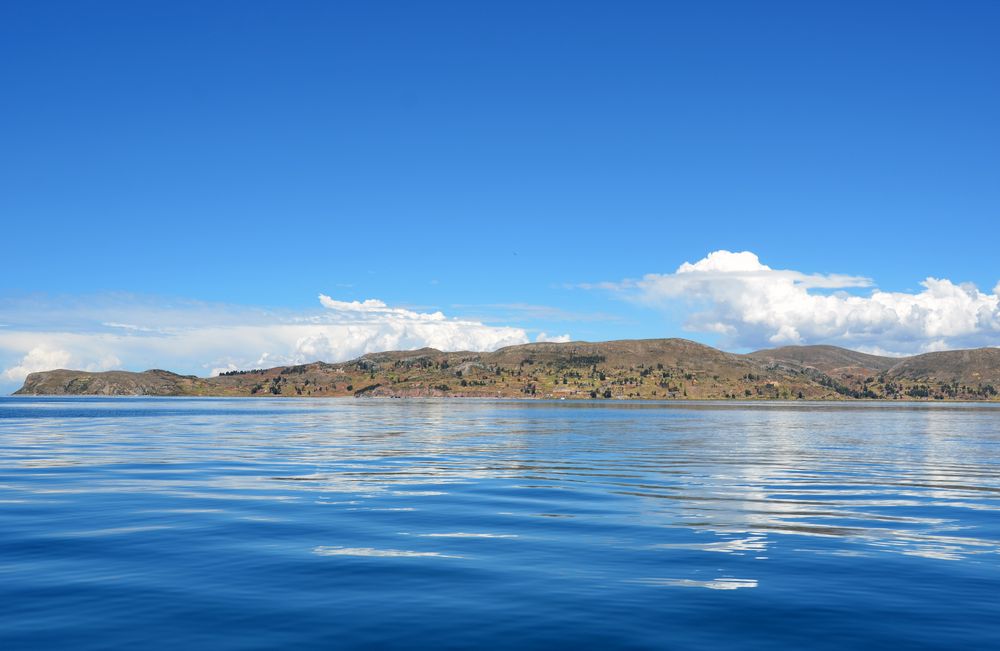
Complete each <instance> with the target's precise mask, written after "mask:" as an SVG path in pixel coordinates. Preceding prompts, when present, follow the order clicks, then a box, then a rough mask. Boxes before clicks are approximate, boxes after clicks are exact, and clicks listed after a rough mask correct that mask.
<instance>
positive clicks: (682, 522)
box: [0, 398, 1000, 651]
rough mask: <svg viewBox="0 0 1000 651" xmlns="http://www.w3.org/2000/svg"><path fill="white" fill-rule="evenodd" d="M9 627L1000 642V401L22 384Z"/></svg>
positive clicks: (10, 468)
mask: <svg viewBox="0 0 1000 651" xmlns="http://www.w3.org/2000/svg"><path fill="white" fill-rule="evenodd" d="M0 604H2V608H0V648H3V649H5V650H14V649H44V648H58V649H66V648H72V649H123V648H137V649H185V650H187V651H190V650H193V649H281V648H296V649H352V648H358V649H361V648H364V649H372V648H407V649H419V648H433V649H448V648H455V649H469V648H496V649H587V648H595V649H803V648H811V649H838V650H840V649H886V648H892V649H958V648H968V649H985V648H1000V405H997V404H993V405H972V404H940V403H937V404H926V403H925V404H900V403H826V404H824V403H754V404H748V403H670V404H652V403H629V402H619V401H595V402H582V403H581V402H542V401H538V402H535V401H474V400H456V399H452V400H363V399H362V400H355V399H330V400H320V399H316V400H295V399H274V400H267V399H182V398H161V399H157V398H0Z"/></svg>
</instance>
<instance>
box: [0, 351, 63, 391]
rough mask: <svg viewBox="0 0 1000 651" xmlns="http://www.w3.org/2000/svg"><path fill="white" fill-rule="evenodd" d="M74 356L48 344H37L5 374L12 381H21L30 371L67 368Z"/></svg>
mask: <svg viewBox="0 0 1000 651" xmlns="http://www.w3.org/2000/svg"><path fill="white" fill-rule="evenodd" d="M71 359H73V356H72V355H71V354H70V353H69V352H67V351H65V350H60V349H58V348H49V347H47V346H44V345H43V346H35V347H34V348H32V349H31V350H29V351H28V352H27V354H26V355H25V356H24V357H22V358H21V361H20V362H19V363H18V364H17V365H16V366H12V367H10V368H8V369H6V370H5V371H4V372H3V376H4V377H5V378H6V379H8V380H11V381H15V382H20V381H21V380H24V378H25V377H27V375H28V373H34V372H35V371H45V370H51V369H57V368H66V366H67V365H68V364H69V362H70V360H71Z"/></svg>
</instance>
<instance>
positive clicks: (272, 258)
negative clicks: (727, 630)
mask: <svg viewBox="0 0 1000 651" xmlns="http://www.w3.org/2000/svg"><path fill="white" fill-rule="evenodd" d="M998 30H1000V4H998V3H996V2H986V1H984V2H971V1H970V2H966V1H963V2H953V3H945V2H936V3H932V2H843V3H802V2H755V3H746V2H699V3H668V2H648V3H646V2H625V3H622V2H573V3H566V2H550V3H547V2H524V3H520V2H497V3H465V2H454V3H437V2H420V3H414V2H398V3H392V2H357V3H347V2H344V3H329V2H313V3H310V2H300V3H283V2H245V1H243V2H212V3H204V2H177V1H172V2H143V3H134V2H67V3H59V2H31V3H5V4H4V5H3V6H2V8H0V61H2V62H3V63H2V64H0V84H2V87H3V89H4V93H3V98H4V99H3V102H0V142H2V143H3V144H2V147H0V178H2V179H3V190H2V192H0V218H2V233H3V249H2V250H3V263H2V264H3V267H4V271H5V273H3V274H2V275H0V326H3V327H0V333H3V332H5V333H6V334H0V371H2V369H8V370H9V369H10V368H14V367H18V368H21V369H22V370H23V369H25V368H28V366H30V364H29V365H27V366H26V365H25V363H24V360H25V358H26V357H27V356H28V354H29V353H30V352H31V351H32V350H35V349H37V348H39V347H41V349H42V353H39V355H36V358H37V359H36V361H37V363H38V364H41V363H43V362H46V361H65V362H66V363H73V364H76V365H80V366H91V367H93V368H102V367H104V366H107V365H109V364H112V365H114V362H115V360H117V362H118V363H117V365H121V366H124V367H129V368H132V367H139V366H141V365H142V364H145V363H150V364H153V363H156V364H155V365H159V366H168V367H172V368H174V367H177V368H179V369H180V370H188V371H191V372H208V370H210V369H211V368H215V366H214V365H215V364H216V363H220V364H221V366H219V367H220V368H221V367H227V366H228V365H230V364H235V365H237V366H239V365H243V364H246V363H250V362H251V361H254V362H255V361H258V359H259V355H260V354H262V353H264V352H269V353H271V355H272V357H271V359H279V358H280V359H290V357H289V356H290V355H292V353H291V352H289V351H278V350H276V351H263V350H256V349H253V350H250V349H248V350H247V351H245V354H242V356H241V354H239V353H237V352H233V354H231V355H228V353H227V355H228V357H226V359H227V360H229V361H226V360H222V361H223V362H225V363H221V362H220V361H219V360H211V359H204V358H203V357H197V356H196V355H195V354H194V353H191V355H187V354H183V355H182V354H180V353H178V356H177V357H173V358H172V357H171V356H170V355H168V354H167V353H165V352H163V350H166V349H163V350H160V349H157V350H159V352H154V351H153V350H152V349H150V351H148V352H147V353H145V354H139V353H136V352H135V350H138V349H139V348H141V347H137V346H135V345H133V344H134V343H135V342H134V341H130V342H127V343H129V345H130V347H129V348H128V351H132V352H128V351H125V353H123V352H122V351H121V350H119V349H116V348H115V346H114V345H112V344H111V343H108V342H107V341H105V343H104V344H103V346H104V347H103V348H101V347H100V346H97V347H96V348H93V350H90V349H89V348H87V349H86V350H85V348H86V347H83V348H80V347H79V346H77V344H74V343H73V342H74V341H76V340H75V339H73V337H71V336H70V335H73V336H75V337H84V336H87V335H102V334H105V335H106V334H107V333H109V332H118V331H120V330H122V329H121V328H118V329H117V330H116V329H115V327H113V326H107V325H105V324H106V323H119V321H118V319H119V318H120V319H123V320H122V321H121V322H120V325H121V324H124V325H130V326H135V327H136V328H144V329H145V330H131V331H128V332H131V333H132V334H133V335H134V334H135V333H137V332H144V331H152V330H156V329H157V328H160V329H170V328H173V330H171V331H170V332H171V333H173V334H172V336H173V335H176V333H177V330H179V329H183V328H185V327H186V325H185V324H195V325H199V327H200V326H205V327H212V328H217V327H222V326H223V325H224V324H227V323H231V322H232V321H233V320H234V319H236V320H239V319H245V318H248V317H246V315H247V314H249V313H251V312H252V313H253V314H254V315H256V316H254V317H253V319H250V321H251V322H253V323H254V324H259V325H260V326H261V327H265V326H267V324H272V325H273V324H275V323H289V322H298V321H297V320H301V319H314V320H315V319H320V320H323V319H330V318H334V317H333V316H332V315H331V312H338V310H339V311H340V312H338V316H336V317H335V320H338V322H340V321H342V320H343V319H344V318H346V317H344V316H343V314H341V313H342V312H344V311H345V310H346V312H347V313H348V314H350V315H353V316H350V319H358V318H361V317H359V316H358V315H359V314H362V313H363V314H364V315H365V316H364V317H363V318H361V320H362V321H364V322H365V323H369V322H370V321H371V320H372V319H375V320H378V319H381V318H382V316H385V315H386V314H388V313H385V312H378V310H373V309H362V308H347V307H344V306H343V305H342V304H341V303H348V304H349V303H350V302H352V301H364V300H366V299H376V300H378V301H382V302H384V303H385V304H386V306H387V308H391V309H399V310H404V311H407V312H408V313H412V314H417V315H428V314H433V313H435V312H437V311H441V312H442V313H443V314H444V315H445V318H446V319H448V320H454V319H457V320H458V321H461V322H463V323H473V324H486V325H488V326H495V327H498V328H515V329H518V328H519V329H521V330H523V332H524V336H525V337H527V338H529V339H535V338H536V337H537V336H538V333H539V332H540V331H544V332H545V333H546V334H547V336H549V337H552V336H556V335H563V334H569V335H570V336H571V338H573V339H590V340H598V339H609V338H619V337H660V336H685V337H689V338H693V339H697V340H700V341H705V342H708V343H713V344H718V345H724V346H726V347H728V348H730V349H734V350H746V349H750V348H754V347H757V346H759V345H767V344H768V343H775V344H777V343H819V342H829V343H840V344H843V345H852V346H854V347H866V348H867V349H871V350H875V349H881V350H884V351H886V352H893V353H904V352H919V351H920V350H929V349H936V348H942V347H956V346H964V345H998V344H1000V335H998V333H1000V326H996V323H994V320H996V321H997V322H998V323H1000V316H998V314H1000V313H998V312H996V310H997V308H996V305H995V303H996V301H993V300H992V299H995V298H996V291H995V290H994V287H995V286H996V284H997V281H998V280H1000V265H998V264H997V262H996V260H997V259H998V255H997V242H998V241H1000V237H998V230H1000V228H998V226H997V224H998V223H1000V222H998V217H1000V183H998V179H1000V121H998V120H997V117H996V116H998V115H1000V67H998V66H997V65H996V62H997V61H1000V40H998V39H997V38H996V34H997V32H998ZM715 251H731V252H734V253H737V252H743V251H747V252H752V253H753V254H755V255H756V256H757V258H756V259H757V260H758V262H759V263H760V264H761V265H766V266H768V267H770V268H771V269H773V270H783V271H789V272H794V273H798V274H802V275H804V276H809V277H814V276H817V275H822V276H823V277H824V278H827V280H826V281H823V282H815V281H805V284H803V282H804V281H802V280H801V278H799V279H798V280H796V279H795V278H793V277H791V276H788V275H785V276H782V277H781V282H785V283H792V289H791V290H789V291H792V294H794V296H793V295H792V294H789V295H787V296H785V298H781V297H775V296H770V295H768V294H767V292H768V291H770V290H767V291H765V292H764V294H762V296H763V298H762V299H761V300H762V301H763V305H764V308H763V309H764V310H765V311H768V310H770V312H769V316H767V317H766V318H763V319H761V318H760V317H759V315H758V316H754V314H752V312H753V311H754V309H755V308H754V307H753V306H748V305H745V304H744V305H734V304H733V300H731V294H732V292H728V293H727V290H726V289H725V288H726V287H730V288H732V287H733V286H734V285H732V283H733V282H735V283H736V285H735V287H737V288H742V289H739V290H738V293H740V292H742V293H747V289H746V286H745V283H751V284H752V283H765V284H766V285H767V287H772V281H773V278H771V279H769V277H767V275H766V274H764V276H760V277H758V276H754V277H753V278H748V277H747V276H746V274H747V273H750V274H756V273H757V271H759V270H755V268H754V267H753V264H754V263H752V262H748V261H749V259H748V258H732V259H731V260H729V261H728V262H727V261H726V260H723V259H722V258H716V262H717V263H720V262H721V263H724V264H721V266H720V264H715V265H714V266H712V265H709V266H712V269H711V270H709V269H707V267H706V268H705V269H702V270H701V271H704V272H705V273H708V272H709V271H711V273H730V274H733V273H735V274H737V276H731V275H730V276H725V277H723V278H722V279H721V281H720V282H721V283H722V284H721V285H720V284H718V283H715V284H711V283H710V285H711V286H709V285H705V284H704V283H701V284H697V286H696V287H695V286H693V285H691V284H690V283H686V284H684V287H685V288H686V289H684V290H683V291H682V290H679V289H677V287H676V286H674V285H676V283H674V285H671V287H672V289H669V290H668V291H665V292H664V291H660V289H662V288H660V289H657V288H659V287H660V286H659V285H656V282H657V281H655V279H654V281H649V282H646V284H645V285H644V284H643V283H642V281H641V280H640V279H642V278H643V277H645V276H647V275H649V274H657V275H661V276H669V275H671V274H674V272H676V271H677V270H678V268H679V267H680V266H681V265H682V264H683V263H685V262H688V263H692V264H696V263H698V261H699V260H705V259H707V258H706V256H708V255H709V254H710V253H712V252H715ZM729 262H733V263H734V264H729ZM739 274H743V275H742V276H740V275H739ZM829 274H840V275H846V276H851V277H859V278H861V279H867V280H866V281H864V282H862V281H861V280H858V281H857V282H853V283H847V284H844V283H838V282H832V281H830V280H829V277H828V276H829ZM928 277H930V278H934V279H947V280H948V281H949V283H950V284H951V285H952V286H953V287H962V289H961V292H964V295H965V296H967V297H968V299H969V300H967V301H966V300H965V299H963V298H962V297H961V296H953V297H952V298H951V299H948V298H947V296H945V299H947V300H945V302H943V303H940V304H939V303H935V302H934V301H935V300H937V299H936V298H935V297H934V296H930V294H933V292H932V291H931V290H930V289H928V288H927V287H926V286H923V285H921V282H925V279H927V278H928ZM709 280H710V279H709ZM665 282H666V283H668V284H669V283H672V282H673V281H671V280H670V279H669V278H668V279H667V280H666V281H665ZM706 282H708V281H706ZM712 282H713V283H714V281H712ZM651 283H652V284H651ZM726 283H729V284H728V285H727V284H726ZM740 283H744V285H741V284H740ZM961 283H973V284H974V285H975V286H976V288H977V292H978V295H976V294H971V293H970V291H971V290H970V288H969V286H968V285H965V286H962V285H961ZM779 284H780V283H779ZM654 285H655V287H654ZM754 286H756V285H754ZM692 288H693V289H692ZM786 289H787V288H786ZM938 289H939V290H940V287H939V288H938ZM945 289H946V290H947V291H945V292H944V294H942V296H944V295H945V294H948V291H951V290H949V289H948V288H945ZM935 291H936V290H935ZM803 292H804V293H806V294H808V296H809V297H810V299H809V300H812V299H813V298H816V297H820V296H833V295H840V296H841V299H839V302H836V301H835V302H836V304H835V305H834V304H831V305H829V306H828V307H829V309H830V310H832V312H831V314H833V313H836V315H834V316H831V317H830V319H832V321H831V322H830V323H832V322H836V323H833V325H832V326H830V323H827V322H824V323H822V324H816V323H805V322H804V321H803V318H804V317H803V316H802V314H801V312H802V311H803V310H804V309H805V310H813V309H814V308H815V306H813V305H811V303H810V304H809V306H807V307H803V304H802V301H801V300H799V302H798V303H796V304H795V306H793V307H789V305H791V304H790V303H789V301H793V302H794V301H795V300H798V299H801V298H802V296H801V294H802V293H803ZM878 292H881V293H883V294H886V295H887V296H888V295H890V294H891V295H892V296H894V298H891V299H886V300H885V301H882V300H879V301H876V303H877V307H878V308H879V309H880V310H883V309H890V310H896V317H895V318H896V320H895V321H892V319H891V318H888V320H887V318H883V317H872V316H871V315H870V312H871V309H870V308H871V306H872V303H870V302H869V303H860V304H852V303H850V302H849V301H847V296H854V297H858V298H860V299H870V298H871V297H872V296H873V295H874V294H875V293H878ZM749 293H750V294H752V295H754V296H756V294H754V293H753V291H752V290H751V291H749ZM779 293H780V292H779ZM940 293H941V292H940V291H939V292H938V294H940ZM319 294H324V295H326V296H328V297H330V300H332V301H334V303H333V304H334V305H336V306H338V307H335V308H330V307H329V306H328V305H326V306H324V305H321V304H320V303H319V302H318V298H317V297H318V295H319ZM924 295H927V296H925V297H924V298H919V297H920V296H924ZM907 296H910V297H917V298H910V299H908V298H906V297H907ZM935 296H937V295H936V294H935ZM796 297H798V298H796ZM991 297H992V299H991ZM952 299H954V300H952ZM831 300H833V299H831ZM942 300H944V299H942ZM782 301H784V302H782ZM949 301H950V302H949ZM956 301H957V302H956ZM963 301H964V302H963ZM991 301H992V302H991ZM887 305H888V307H886V306H887ZM130 306H131V307H132V308H133V309H132V311H131V312H130V310H129V307H130ZM137 306H138V307H137ZM914 306H917V308H918V311H919V310H925V311H927V314H929V315H930V316H927V314H925V315H924V317H922V318H923V321H921V320H920V319H919V318H918V316H919V315H918V316H913V315H912V314H910V312H912V311H913V309H914ZM758 307H759V306H758ZM786 308H787V309H786ZM824 309H825V308H824ZM852 310H853V311H852ZM956 310H958V311H959V312H961V311H962V310H965V312H963V314H964V316H965V317H966V318H965V319H964V321H963V323H964V325H955V324H951V325H947V324H945V325H941V324H940V323H937V322H935V323H936V325H935V323H931V322H930V321H928V319H930V320H931V321H933V319H934V318H937V319H938V321H940V320H942V319H944V320H948V319H950V318H951V316H953V313H954V312H955V311H956ZM904 312H905V314H904ZM790 313H791V314H793V316H789V314H790ZM379 314H381V315H382V316H377V315H379ZM399 314H402V313H396V315H397V316H399ZM108 315H117V316H116V317H115V318H114V319H112V318H110V317H109V316H108ZM234 315H242V316H239V317H238V318H237V317H236V316H234ZM373 315H376V316H373ZM796 315H797V316H796ZM837 315H839V316H837ZM865 315H868V316H865ZM935 315H937V316H935ZM949 315H951V316H949ZM883 316H884V315H883ZM140 317H141V318H140ZM406 318H409V319H410V321H411V322H412V321H414V320H416V321H420V320H421V319H422V317H419V318H418V317H406ZM142 319H146V321H142ZM830 319H828V320H827V321H830ZM838 319H839V321H838ZM859 319H860V322H859ZM866 319H867V320H866ZM424 320H426V319H424ZM959 320H960V321H961V320H962V319H959ZM139 321H142V322H141V323H140V322H139ZM889 321H892V323H894V324H895V325H892V326H891V327H889V326H886V325H885V324H886V323H888V322H889ZM352 322H353V321H352ZM380 322H381V321H380ZM165 324H166V325H165ZM838 324H839V325H838ZM845 324H851V325H845ZM970 324H971V325H970ZM827 326H830V327H827ZM994 326H996V327H994ZM470 327H471V326H470ZM477 327H478V326H477ZM782 327H784V328H785V329H784V330H783V332H785V334H784V335H779V331H782ZM109 328H110V330H109ZM789 328H791V330H789ZM887 328H888V329H887ZM793 331H794V332H793ZM338 332H339V331H338ZM12 333H16V334H17V336H14V334H12ZM31 333H34V334H31ZM859 333H861V334H859ZM328 334H330V333H328ZM410 334H412V333H410ZM331 336H333V334H331ZM337 336H339V335H337ZM407 336H409V335H407ZM413 336H414V337H415V338H414V339H412V340H411V339H407V338H406V337H404V338H403V339H401V340H400V341H402V342H403V343H406V342H411V343H413V344H414V345H416V343H419V342H420V341H422V340H421V339H420V337H419V336H417V335H413ZM4 337H6V339H5V338H4ZM907 337H909V339H907ZM882 339H886V340H890V341H891V342H892V346H885V345H880V344H879V341H881V340H882ZM296 341H297V339H296ZM446 341H447V340H446ZM459 341H466V340H462V339H459ZM468 341H471V342H473V343H475V342H480V341H481V342H483V343H484V345H490V344H491V343H496V342H502V341H507V338H505V336H504V335H503V334H502V333H500V334H498V335H497V336H496V337H494V338H492V339H490V338H487V339H484V340H480V339H472V340H468ZM276 345H278V344H276ZM74 346H77V347H76V348H74ZM279 347H280V345H279ZM153 348H155V347H153ZM362 348H363V347H362ZM356 349H357V347H355V348H350V350H349V352H354V351H355V350H356ZM310 350H312V349H310ZM315 350H316V351H317V352H326V353H327V354H331V355H335V354H346V352H345V351H347V349H339V348H337V347H336V346H333V347H332V348H331V347H327V348H322V347H321V348H319V349H315ZM45 351H48V353H52V352H53V351H55V352H56V353H58V352H60V351H61V352H62V353H66V354H65V355H59V354H54V356H53V355H49V354H48V353H46V352H45ZM88 351H89V352H88ZM338 351H339V352H338ZM300 352H301V351H300ZM105 353H106V354H105ZM126 353H127V354H126ZM199 354H201V355H203V356H204V354H205V353H199ZM46 355H48V356H46ZM95 356H96V357H95ZM102 356H103V359H105V360H106V361H105V362H100V361H99V359H98V358H102ZM282 356H284V357H282ZM251 358H254V359H253V360H251ZM95 360H96V361H95ZM35 366H37V364H35ZM16 375H17V374H16V373H14V374H8V380H9V381H10V382H14V383H16V382H17V379H16V377H15V376H16Z"/></svg>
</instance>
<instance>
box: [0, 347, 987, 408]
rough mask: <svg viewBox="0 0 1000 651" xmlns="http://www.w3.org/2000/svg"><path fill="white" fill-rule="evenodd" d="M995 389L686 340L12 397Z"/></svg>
mask: <svg viewBox="0 0 1000 651" xmlns="http://www.w3.org/2000/svg"><path fill="white" fill-rule="evenodd" d="M998 390H1000V348H979V349H974V350H955V351H946V352H937V353H926V354H923V355H916V356H913V357H899V358H898V357H883V356H879V355H869V354H867V353H860V352H857V351H853V350H848V349H845V348H838V347H836V346H785V347H781V348H774V349H769V350H759V351H756V352H753V353H750V354H747V355H739V354H735V353H727V352H724V351H721V350H718V349H716V348H712V347H711V346H706V345H704V344H699V343H697V342H694V341H689V340H687V339H626V340H620V341H605V342H596V343H592V342H582V341H580V342H568V343H534V344H523V345H519V346H508V347H506V348H501V349H499V350H497V351H494V352H442V351H439V350H435V349H433V348H422V349H420V350H410V351H387V352H381V353H369V354H367V355H363V356H361V357H359V358H357V359H354V360H351V361H348V362H340V363H336V364H330V363H326V362H313V363H311V364H302V365H297V366H279V367H276V368H271V369H263V370H255V371H238V372H234V373H229V374H224V375H221V376H218V377H211V378H199V377H195V376H190V375H177V374H175V373H171V372H169V371H163V370H150V371H143V372H141V373H133V372H128V371H107V372H103V373H89V372H86V371H71V370H65V369H60V370H54V371H43V372H39V373H32V374H30V375H29V376H28V377H27V379H26V380H25V382H24V386H22V387H21V388H20V389H19V390H18V391H17V392H16V395H153V396H317V397H318V396H358V397H361V396H372V397H376V396H379V397H421V396H423V397H430V396H454V397H501V398H525V397H529V398H569V399H594V400H604V399H615V398H617V399H655V400H674V399H685V398H686V399H692V400H709V399H711V400H725V399H728V400H733V399H740V400H767V399H771V400H773V399H785V400H799V399H809V400H845V399H870V400H997V399H998V395H997V392H998Z"/></svg>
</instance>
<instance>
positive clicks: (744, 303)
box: [600, 251, 1000, 354]
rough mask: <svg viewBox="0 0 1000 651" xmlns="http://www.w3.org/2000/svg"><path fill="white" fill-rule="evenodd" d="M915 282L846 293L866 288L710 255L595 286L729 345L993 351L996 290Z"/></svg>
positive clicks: (858, 281)
mask: <svg viewBox="0 0 1000 651" xmlns="http://www.w3.org/2000/svg"><path fill="white" fill-rule="evenodd" d="M920 284H921V286H922V287H923V289H922V290H921V291H919V292H915V293H906V292H885V291H882V290H879V289H873V290H870V291H868V292H867V295H858V294H856V293H855V294H851V293H848V292H846V291H843V290H847V289H855V290H857V289H859V288H866V287H870V286H871V285H872V281H871V280H870V279H868V278H864V277H860V276H847V275H840V274H807V273H802V272H799V271H791V270H778V269H772V268H770V267H769V266H767V265H765V264H762V263H761V262H760V260H759V259H758V257H757V256H756V255H755V254H753V253H751V252H749V251H743V252H739V253H733V252H730V251H715V252H713V253H710V254H709V255H708V256H706V257H705V258H703V259H701V260H699V261H697V262H695V263H689V262H685V263H684V264H682V265H681V266H680V267H678V268H677V270H676V271H675V272H674V273H670V274H649V275H647V276H645V277H643V278H642V279H641V280H637V281H636V280H632V281H623V282H621V283H604V284H602V285H600V287H604V288H609V289H612V290H614V291H616V292H618V293H620V294H622V295H624V296H627V297H629V298H631V299H633V300H636V301H638V302H641V303H644V304H647V305H654V306H660V307H667V306H671V307H676V306H678V305H683V306H685V307H687V308H688V309H690V310H691V312H690V313H689V314H688V317H687V320H686V323H685V326H686V328H687V329H689V330H691V331H695V332H712V333H716V334H719V335H721V338H722V344H723V345H724V346H730V347H733V346H735V347H744V348H758V347H767V346H776V345H786V344H815V343H833V344H838V345H842V346H848V347H854V348H861V349H870V350H874V349H875V348H876V347H877V348H878V349H879V350H881V351H884V352H893V353H896V354H904V353H915V352H926V351H931V350H942V349H950V348H963V347H972V346H989V345H998V344H1000V283H998V285H997V287H996V288H994V290H993V293H992V294H986V293H983V292H981V291H979V290H978V289H977V288H976V287H975V286H974V285H972V284H969V283H963V284H955V283H953V282H952V281H950V280H947V279H938V278H927V279H925V280H924V281H923V282H921V283H920ZM817 290H821V291H817ZM822 290H825V291H822ZM830 290H837V291H833V292H831V291H830Z"/></svg>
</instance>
